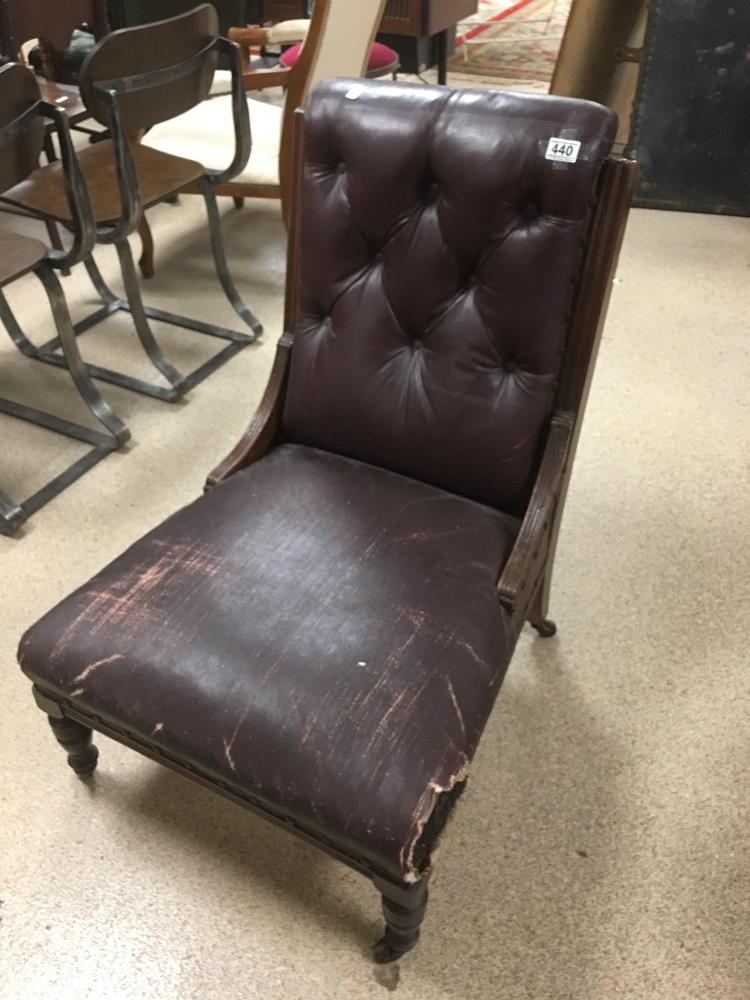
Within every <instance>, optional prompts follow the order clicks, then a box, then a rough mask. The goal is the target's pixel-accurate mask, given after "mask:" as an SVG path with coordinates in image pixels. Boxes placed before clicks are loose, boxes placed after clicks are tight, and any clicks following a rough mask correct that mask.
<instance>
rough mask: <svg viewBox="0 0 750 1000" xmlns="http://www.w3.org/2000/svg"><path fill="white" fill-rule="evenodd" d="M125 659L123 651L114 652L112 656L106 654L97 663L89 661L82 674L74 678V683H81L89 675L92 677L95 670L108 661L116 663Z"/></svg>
mask: <svg viewBox="0 0 750 1000" xmlns="http://www.w3.org/2000/svg"><path fill="white" fill-rule="evenodd" d="M124 659H125V657H124V656H123V655H122V653H114V654H113V655H112V656H105V658H104V659H103V660H97V661H96V662H95V663H89V665H88V666H87V667H84V668H83V670H82V671H81V672H80V674H76V676H75V677H74V678H73V683H74V684H81V683H83V681H85V680H86V679H87V678H88V677H90V676H91V674H93V673H94V671H95V670H98V669H99V667H103V666H105V665H106V664H107V663H114V662H115V660H124Z"/></svg>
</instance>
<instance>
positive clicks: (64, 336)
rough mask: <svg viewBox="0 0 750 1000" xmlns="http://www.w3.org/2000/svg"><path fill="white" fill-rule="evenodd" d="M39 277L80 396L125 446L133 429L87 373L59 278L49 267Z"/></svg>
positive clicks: (39, 272)
mask: <svg viewBox="0 0 750 1000" xmlns="http://www.w3.org/2000/svg"><path fill="white" fill-rule="evenodd" d="M36 275H37V277H38V278H39V280H40V281H41V283H42V284H43V285H44V289H45V291H46V292H47V298H48V299H49V304H50V307H51V309H52V315H53V317H54V320H55V326H56V328H57V335H58V337H59V338H60V344H61V346H62V350H63V356H64V357H65V362H66V367H67V369H68V371H69V372H70V377H71V378H72V379H73V383H74V385H75V387H76V389H78V392H79V395H80V396H81V398H82V399H83V401H84V402H85V403H86V405H87V406H88V408H89V409H90V410H91V412H92V413H93V414H94V416H95V417H96V419H97V420H98V421H99V422H100V423H102V424H104V426H105V427H106V428H107V430H108V431H110V432H111V433H112V435H113V437H114V438H115V440H116V441H117V444H118V445H121V444H125V442H126V441H129V440H130V430H129V428H128V427H126V426H125V424H124V423H123V422H122V420H120V418H119V417H118V416H117V414H116V413H115V412H114V410H113V409H112V408H111V407H110V405H109V403H107V402H106V400H105V399H104V398H103V396H102V395H101V393H100V392H99V390H98V389H97V388H96V386H95V385H94V383H93V382H92V381H91V377H90V376H89V374H88V372H87V371H86V366H85V365H84V363H83V358H82V357H81V352H80V351H79V350H78V343H77V341H76V337H75V333H74V331H73V324H72V323H71V320H70V313H69V312H68V305H67V302H66V301H65V296H64V295H63V291H62V288H61V287H60V282H59V280H58V278H57V275H56V274H55V273H54V271H52V270H51V269H49V268H46V267H44V268H40V269H39V270H38V271H37V272H36Z"/></svg>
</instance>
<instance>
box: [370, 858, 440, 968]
mask: <svg viewBox="0 0 750 1000" xmlns="http://www.w3.org/2000/svg"><path fill="white" fill-rule="evenodd" d="M374 881H375V885H376V887H377V888H378V889H379V890H380V892H381V896H382V900H383V916H384V917H385V934H384V935H383V937H382V938H381V939H380V940H379V941H378V942H377V944H376V945H375V948H374V958H375V961H376V962H377V963H378V965H381V964H384V963H385V962H394V961H396V959H398V958H401V956H402V955H405V954H406V952H407V951H411V949H412V948H413V947H414V946H415V945H416V943H417V941H418V940H419V932H420V928H421V926H422V921H423V920H424V915H425V913H426V912H427V881H428V879H427V877H426V876H425V877H423V878H422V880H421V881H420V882H417V883H416V884H415V885H410V886H403V887H398V888H396V887H393V886H390V885H389V884H388V883H387V882H385V881H381V880H379V879H375V880H374Z"/></svg>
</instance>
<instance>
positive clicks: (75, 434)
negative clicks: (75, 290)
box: [0, 263, 130, 535]
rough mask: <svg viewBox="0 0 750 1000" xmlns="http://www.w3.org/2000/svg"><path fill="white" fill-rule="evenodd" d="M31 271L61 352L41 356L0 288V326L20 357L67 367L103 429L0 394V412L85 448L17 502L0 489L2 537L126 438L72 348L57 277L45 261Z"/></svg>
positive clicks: (75, 347) (125, 430) (75, 346)
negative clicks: (44, 296)
mask: <svg viewBox="0 0 750 1000" xmlns="http://www.w3.org/2000/svg"><path fill="white" fill-rule="evenodd" d="M36 274H37V277H38V278H39V280H40V281H41V282H42V284H43V285H44V288H45V291H46V292H47V295H48V298H49V302H50V307H51V309H52V315H53V317H54V320H55V325H56V327H57V332H58V340H59V342H60V343H61V345H62V349H63V356H62V357H59V358H54V360H53V359H52V356H49V357H48V356H45V355H44V353H43V352H42V350H41V349H40V348H38V347H36V346H35V345H34V344H32V343H31V341H30V340H29V339H28V337H26V335H25V334H24V332H23V330H21V328H20V326H19V325H18V322H17V321H16V318H15V316H14V315H13V312H12V310H11V308H10V306H9V305H8V302H7V300H6V299H5V297H4V295H3V294H2V292H0V320H2V322H3V323H4V324H5V327H6V329H7V330H8V333H9V334H10V336H11V339H12V340H13V343H14V344H15V345H16V347H18V349H19V350H20V351H22V352H23V354H25V355H26V357H28V358H32V359H33V360H35V361H44V362H47V363H51V364H56V365H59V367H63V368H67V370H68V372H69V373H70V376H71V378H72V380H73V384H74V385H75V387H76V388H77V390H78V392H79V393H80V395H81V398H82V399H83V400H84V402H85V403H86V405H87V406H88V407H89V409H90V410H91V412H92V413H93V414H94V416H95V417H96V418H97V420H99V421H100V422H101V423H102V424H103V425H104V426H105V427H106V428H107V432H108V433H106V434H103V433H101V432H100V431H95V430H92V429H91V428H90V427H84V426H82V425H81V424H76V423H73V422H72V421H71V420H66V419H65V418H64V417H57V416H54V415H53V414H51V413H45V412H44V411H43V410H38V409H36V408H35V407H31V406H26V405H25V404H23V403H16V402H14V401H13V400H10V399H2V398H0V413H3V414H5V415H6V416H10V417H15V418H16V419H18V420H24V421H26V422H27V423H30V424H35V425H36V426H37V427H42V428H44V429H45V430H48V431H54V433H56V434H60V435H63V436H64V437H68V438H73V439H74V440H76V441H81V442H83V443H84V444H88V445H89V449H88V451H87V452H86V453H85V454H84V455H82V456H81V457H80V458H78V459H76V461H74V462H71V464H70V465H68V466H67V468H65V469H63V471H62V472H60V473H59V474H58V475H57V476H55V477H54V478H53V479H51V480H50V481H49V482H47V483H45V484H44V486H42V487H41V489H39V490H37V491H36V493H34V494H32V495H31V496H30V497H28V498H27V499H26V500H24V501H22V502H21V503H16V502H15V501H13V500H11V499H10V497H8V496H7V495H6V494H5V493H2V492H0V534H4V535H9V534H11V533H12V532H14V531H15V530H16V529H17V528H18V527H19V526H20V525H21V524H22V523H23V522H24V521H25V520H26V519H27V518H28V517H29V515H31V514H33V513H34V512H35V511H37V510H39V508H40V507H43V506H44V504H46V503H49V501H50V500H52V499H53V498H54V497H56V496H57V495H58V494H59V493H62V491H63V490H64V489H66V488H67V487H68V486H70V485H71V484H72V483H74V482H75V481H76V480H77V479H79V478H80V477H81V476H82V475H83V474H84V473H85V472H87V471H88V470H89V469H91V468H93V466H95V465H96V464H97V463H98V462H100V461H101V460H102V459H103V458H106V456H107V455H109V454H110V453H111V452H113V451H115V450H116V449H117V448H119V447H120V446H121V445H123V444H124V443H125V442H126V441H127V440H128V439H129V438H130V431H129V430H128V428H127V427H126V426H125V424H124V423H123V422H122V421H121V420H120V419H119V417H118V416H117V415H116V414H115V413H114V411H113V410H112V409H111V408H110V406H109V405H108V404H107V403H106V402H105V400H104V399H103V398H102V396H101V395H100V393H99V390H98V389H97V388H96V386H95V385H94V384H93V383H92V381H91V379H90V377H89V374H88V372H87V369H86V366H85V365H84V363H83V360H82V358H81V355H80V353H79V351H78V344H77V343H76V339H75V334H74V331H73V326H72V324H71V321H70V314H69V312H68V307H67V304H66V302H65V297H64V295H63V291H62V288H61V286H60V282H59V280H58V278H57V275H56V274H55V273H54V272H53V271H52V269H51V268H50V267H49V266H48V265H47V264H46V263H45V264H42V265H41V266H40V267H39V268H38V269H37V271H36Z"/></svg>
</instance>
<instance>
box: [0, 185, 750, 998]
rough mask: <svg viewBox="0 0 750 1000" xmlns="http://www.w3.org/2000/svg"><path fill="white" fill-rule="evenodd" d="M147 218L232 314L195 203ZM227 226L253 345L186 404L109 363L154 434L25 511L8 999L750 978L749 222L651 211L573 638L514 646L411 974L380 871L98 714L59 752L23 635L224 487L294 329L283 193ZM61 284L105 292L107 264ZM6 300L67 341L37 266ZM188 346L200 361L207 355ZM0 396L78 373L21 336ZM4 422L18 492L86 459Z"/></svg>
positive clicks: (12, 586) (12, 755)
mask: <svg viewBox="0 0 750 1000" xmlns="http://www.w3.org/2000/svg"><path fill="white" fill-rule="evenodd" d="M152 221H153V227H154V231H155V234H156V240H157V250H158V260H157V265H158V273H157V277H156V279H155V280H154V281H152V282H150V283H149V284H148V286H147V294H148V298H149V299H150V300H151V301H153V302H154V303H158V304H162V305H166V306H167V307H170V306H171V307H173V308H180V309H183V310H184V311H186V312H189V313H193V314H195V315H200V316H203V317H206V318H212V319H214V320H216V321H221V320H222V319H223V320H226V321H231V320H232V314H231V311H230V310H229V308H228V307H227V306H226V305H225V303H224V301H223V300H222V298H221V294H220V292H218V291H217V288H216V285H215V284H214V283H213V280H212V275H211V265H210V260H209V256H208V250H207V242H206V238H205V232H204V231H203V230H202V228H201V208H200V203H199V202H198V200H197V199H193V198H186V199H184V200H183V204H182V205H181V206H180V207H172V206H162V207H160V208H158V209H157V210H156V211H155V212H154V213H153V214H152ZM224 222H225V230H226V235H227V243H228V248H229V255H230V259H231V261H232V262H233V265H234V271H235V273H236V274H237V276H238V279H239V284H240V286H241V288H242V291H243V292H244V294H245V295H246V297H247V300H248V302H249V303H250V304H251V305H252V306H253V307H254V308H255V309H256V310H257V313H258V315H259V316H260V318H261V319H262V321H263V322H264V323H265V325H266V334H265V336H264V338H263V340H262V342H261V343H259V344H258V345H255V346H252V347H250V348H249V349H247V350H246V351H244V352H243V353H242V354H240V355H239V356H238V357H236V358H235V359H234V360H233V361H232V362H230V364H229V365H228V366H227V367H225V368H223V369H222V370H221V371H220V372H219V373H218V374H216V375H215V376H214V377H213V378H212V379H211V380H210V381H208V382H206V383H205V384H203V385H201V386H200V387H198V388H197V389H196V390H195V392H194V393H193V394H192V395H191V398H190V399H189V401H188V402H187V403H185V404H184V405H179V406H170V405H168V404H161V403H158V402H154V401H152V400H147V399H145V398H143V397H139V396H135V395H130V394H128V393H125V392H122V391H119V390H116V389H111V388H109V387H106V389H105V391H106V394H107V396H108V398H109V399H110V400H111V402H112V404H113V405H114V406H115V407H116V409H117V410H118V411H119V412H120V414H121V415H122V416H123V417H124V418H125V419H126V420H127V422H128V423H129V424H130V426H131V428H132V431H133V443H132V445H131V446H130V447H129V448H128V449H127V450H126V451H124V452H123V453H121V454H116V455H113V456H111V457H110V458H108V459H107V460H106V461H105V462H103V463H102V464H100V465H99V466H98V467H97V468H96V469H95V470H93V471H92V472H90V473H89V474H88V475H87V476H86V477H85V478H84V479H82V480H81V481H80V482H79V483H78V484H77V485H75V486H74V487H73V488H71V489H70V490H69V491H68V492H67V493H65V494H64V495H63V496H62V497H60V498H59V499H58V500H56V501H55V502H53V503H52V504H50V505H49V506H48V507H47V508H45V509H44V510H43V511H41V512H40V513H39V514H37V515H36V516H35V517H34V518H33V520H32V521H31V522H30V523H29V525H28V527H27V529H26V530H25V531H24V532H23V533H22V534H20V535H19V536H17V537H16V538H13V539H8V538H0V565H1V566H2V584H1V586H2V594H1V596H2V603H1V604H0V662H2V664H3V667H2V674H1V676H2V697H3V703H4V707H5V714H4V723H3V724H2V726H0V744H1V747H2V760H3V762H4V777H3V780H2V783H1V784H0V816H1V818H0V898H1V899H2V904H1V906H0V921H1V923H0V997H2V998H3V1000H27V998H29V1000H31V998H33V1000H73V998H75V1000H87V998H91V1000H109V998H112V1000H115V998H116V1000H144V998H146V1000H152V998H158V1000H161V998H179V1000H193V998H195V1000H219V998H221V1000H225V998H253V1000H255V998H263V1000H303V998H304V1000H339V998H341V1000H344V998H345V1000H360V998H378V997H382V996H383V995H384V993H385V992H386V991H388V990H393V989H396V990H397V992H398V995H400V997H401V998H402V1000H467V998H476V1000H495V998H497V1000H526V998H533V1000H605V998H608V997H617V998H623V1000H624V998H628V1000H688V998H696V1000H697V998H700V1000H705V998H707V997H708V998H717V1000H719V998H720V1000H746V998H749V997H750V945H749V944H748V942H749V941H750V834H749V832H748V831H749V830H750V803H749V799H750V796H749V794H748V792H749V789H748V782H749V778H750V670H748V667H747V623H748V621H749V620H750V613H749V611H750V609H749V607H748V605H749V603H750V602H749V600H748V597H749V594H748V580H749V578H750V572H749V570H750V562H749V560H748V547H747V539H748V534H749V531H748V529H749V527H750V525H748V481H747V472H748V466H747V455H748V436H749V434H748V430H749V427H750V419H749V417H750V414H749V413H748V399H749V398H750V394H749V393H748V348H747V317H748V305H749V303H748V280H747V279H748V249H749V248H748V244H749V242H750V240H749V239H748V237H749V236H750V226H749V224H748V221H747V220H741V219H736V218H720V217H707V216H699V215H687V214H681V215H678V214H667V213H658V212H648V211H634V212H633V214H632V216H631V221H630V225H629V229H628V234H627V239H626V243H625V248H624V252H623V256H622V260H621V266H620V269H619V274H618V277H617V280H616V284H615V288H614V294H613V298H612V305H611V310H610V315H609V320H608V323H607V327H606V333H605V337H604V341H603V344H602V350H601V355H600V361H599V366H598V370H597V374H596V378H595V382H594V386H593V391H592V396H591V400H590V404H589V411H588V415H587V418H586V423H585V427H584V432H583V436H582V440H581V445H580V449H579V454H578V459H577V463H576V469H575V473H574V477H573V484H572V490H571V494H570V498H569V502H568V508H567V514H566V519H565V524H564V530H563V534H562V539H561V544H560V550H559V558H558V568H557V574H556V578H555V587H554V599H553V612H554V616H555V618H556V619H557V621H558V624H559V634H558V636H557V637H556V638H554V639H552V640H547V641H543V640H540V639H538V638H535V637H534V636H533V635H531V634H529V635H524V636H523V638H522V640H521V642H520V644H519V646H518V649H517V652H516V656H515V659H514V661H513V664H512V667H511V669H510V672H509V674H508V677H507V680H506V682H505V686H504V689H503V691H502V692H501V696H500V699H499V702H498V705H497V708H496V710H495V712H494V715H493V716H492V719H491V722H490V724H489V726H488V728H487V731H486V733H485V736H484V740H483V742H482V745H481V748H480V750H479V753H478V755H477V757H476V760H475V764H474V767H473V772H472V779H471V781H470V784H469V790H468V792H467V794H466V795H465V797H464V798H463V800H462V802H461V803H460V806H459V809H458V811H457V815H456V816H455V819H454V820H453V822H452V824H451V826H450V828H449V830H448V832H447V835H446V837H445V839H444V842H443V846H442V849H441V852H440V856H439V860H438V864H437V870H436V873H435V877H434V882H433V891H432V900H431V906H430V912H429V915H428V918H427V920H426V923H425V928H424V935H423V940H422V943H421V945H420V947H419V949H418V950H417V951H416V952H414V953H412V954H411V955H409V956H407V957H406V958H405V959H404V960H403V961H402V962H401V963H400V968H397V967H391V968H388V969H380V970H377V969H375V968H374V967H373V965H372V964H371V963H370V961H369V958H368V949H369V946H370V944H371V942H372V941H373V940H374V938H375V937H376V936H377V935H378V932H379V927H380V921H379V914H378V901H377V898H376V894H375V892H374V890H373V889H372V887H371V886H370V885H369V884H368V883H366V882H365V881H364V880H363V879H361V878H360V877H358V876H356V875H355V874H353V873H351V872H349V871H348V870H346V869H345V868H343V867H342V866H340V865H338V864H337V863H335V862H334V861H332V860H329V859H327V858H326V857H324V856H323V855H321V854H319V853H317V852H316V851H315V850H314V849H312V848H309V847H307V846H304V845H302V844H300V843H298V842H297V841H295V840H293V839H292V838H291V837H289V836H286V835H285V834H283V833H280V832H278V831H277V830H276V829H274V828H272V827H270V826H267V825H265V824H264V823H263V822H262V821H260V820H258V819H255V818H254V817H252V816H251V815H249V814H247V813H245V812H243V811H241V810H240V809H238V808H236V807H234V806H232V805H231V804H229V803H227V802H224V801H222V800H221V799H218V798H216V797H215V796H213V795H212V794H211V793H210V792H208V791H205V790H203V789H201V788H198V787H196V786H193V785H192V784H191V783H190V782H188V781H187V780H184V779H182V778H180V777H177V776H176V775H174V774H172V773H170V772H169V771H167V770H164V769H162V768H161V767H159V766H158V765H157V764H155V763H152V762H150V761H148V760H144V759H141V758H140V757H139V756H138V755H137V754H135V753H133V752H132V751H129V750H127V749H125V748H123V747H120V746H118V745H116V744H114V743H111V742H110V741H108V740H107V739H105V738H103V737H101V738H99V739H98V741H97V742H98V744H99V747H100V751H101V757H100V764H99V769H98V771H97V775H96V778H95V780H94V781H93V782H92V783H91V784H82V783H81V782H79V781H77V780H76V778H75V777H74V775H73V774H72V772H71V771H70V770H69V769H68V768H67V767H66V765H65V760H64V756H63V754H62V752H61V750H60V748H59V747H58V746H57V745H56V744H55V742H54V740H53V738H52V735H51V733H50V732H49V731H48V727H47V725H46V722H45V720H44V717H43V716H42V714H41V713H40V712H39V711H38V710H37V709H36V707H35V705H34V703H33V701H32V698H31V694H30V690H29V685H28V683H27V681H26V680H25V679H24V677H23V676H22V675H21V673H20V671H19V670H18V668H17V667H16V663H15V649H16V644H17V641H18V638H19V636H20V635H21V633H22V631H23V630H24V629H25V628H26V626H28V625H29V624H30V623H31V622H33V621H34V620H35V619H36V618H37V616H39V615H40V614H41V613H42V612H43V611H45V610H46V609H47V608H48V607H49V606H50V605H52V604H53V603H54V602H56V601H57V600H58V599H59V598H61V597H63V596H64V595H65V594H66V593H67V592H68V591H70V590H71V589H72V588H73V587H75V586H77V585H78V584H80V583H82V582H83V581H84V580H86V579H87V578H88V577H89V576H90V575H91V574H92V573H93V572H94V571H95V570H97V569H98V568H100V567H101V566H102V565H103V564H104V563H105V562H107V561H108V560H109V559H111V558H112V557H114V556H115V555H116V554H117V553H119V552H120V550H121V549H122V548H123V547H124V546H125V545H126V544H127V543H129V542H130V541H131V540H133V539H135V538H136V537H138V536H139V535H140V534H142V533H143V532H144V531H145V530H146V529H148V528H150V527H151V526H152V525H154V524H156V523H157V522H158V521H159V520H161V519H162V518H163V517H165V516H166V515H167V514H169V513H170V512H171V511H173V510H174V509H175V508H176V507H177V506H178V505H179V504H182V503H184V502H186V501H188V500H190V499H191V498H192V497H194V496H195V495H196V494H197V493H198V492H199V491H200V489H201V486H202V483H203V480H204V478H205V475H206V473H207V472H208V471H209V470H210V469H211V468H212V466H213V465H214V464H215V463H216V462H217V460H218V459H219V458H220V457H221V456H222V455H223V454H224V453H225V452H226V451H227V450H228V448H229V447H230V445H232V443H233V442H234V441H235V439H236V437H237V435H238V434H239V433H240V431H241V430H242V428H243V427H244V425H245V423H246V422H247V420H248V419H249V417H250V415H251V413H252V411H253V408H254V406H255V404H256V403H257V401H258V399H259V397H260V393H261V391H262V388H263V385H264V382H265V378H266V375H267V372H268V370H269V366H270V363H271V359H272V355H273V348H274V342H275V340H276V338H277V336H278V334H279V333H280V318H281V309H282V286H283V263H284V237H283V230H282V227H281V224H280V221H279V215H278V210H277V208H276V207H275V206H274V205H273V204H272V203H253V202H249V203H247V204H246V207H245V209H244V210H243V211H241V212H237V211H235V210H234V209H232V208H229V207H227V208H226V209H225V218H224ZM0 225H2V226H3V227H8V226H9V219H8V217H3V218H2V219H0ZM100 257H101V259H102V264H103V267H104V270H105V272H106V273H107V274H108V275H110V276H113V277H114V266H113V258H112V256H111V255H109V254H108V253H107V252H106V251H105V252H103V253H101V254H100ZM65 288H66V291H67V294H68V297H69V301H70V303H71V306H72V309H73V311H74V313H75V314H76V315H81V314H82V313H83V312H84V311H85V310H86V308H87V307H89V306H90V304H91V295H90V291H89V289H88V286H87V283H86V280H85V277H84V276H83V275H79V274H74V275H73V276H72V277H71V278H69V279H66V280H65ZM11 299H12V302H13V304H14V306H15V307H16V308H17V313H18V316H19V318H20V319H21V320H22V322H23V325H24V327H25V328H26V330H27V331H28V332H29V333H31V334H33V336H34V337H35V338H37V339H38V338H41V337H44V336H46V335H48V334H49V332H50V328H51V323H50V318H49V313H48V311H47V309H46V305H45V302H44V300H43V298H42V297H41V296H40V294H39V288H38V287H37V286H36V285H35V283H34V280H33V279H31V278H29V279H24V280H23V281H22V282H20V283H19V284H18V285H17V286H16V287H15V288H14V289H13V290H12V296H11ZM128 331H129V326H128V321H127V319H124V318H123V319H113V320H110V321H109V322H108V325H107V329H106V332H105V333H104V334H102V335H100V334H99V333H97V334H89V335H87V338H85V340H84V343H85V350H86V353H87V354H88V356H89V357H90V358H94V357H96V358H97V359H101V358H102V357H107V358H108V359H109V360H115V361H117V360H118V358H119V360H121V361H122V362H123V363H124V364H125V365H129V366H131V368H133V367H137V366H138V361H137V348H136V347H135V345H134V342H133V340H132V338H131V337H130V335H129V332H128ZM163 342H164V346H165V348H166V349H167V350H168V351H169V352H170V356H171V357H172V360H173V361H175V362H176V363H178V364H183V365H186V364H187V363H188V362H189V361H190V360H191V358H192V357H193V356H194V355H196V353H197V352H198V351H203V350H204V349H205V345H204V344H202V343H200V338H196V337H194V336H193V335H190V334H179V333H177V334H175V333H171V334H169V336H166V335H165V336H164V337H163ZM141 370H145V369H141ZM0 393H2V394H4V395H16V396H17V397H19V398H20V397H21V395H23V396H24V397H25V398H30V399H39V398H41V397H42V396H43V395H44V396H45V397H46V399H47V401H48V403H49V406H50V407H51V408H52V407H56V408H57V409H58V410H64V409H65V408H66V406H67V405H68V404H70V406H69V409H68V412H70V413H72V414H75V415H78V416H81V415H82V413H83V411H82V409H81V408H80V407H79V406H78V404H76V403H75V400H74V397H73V396H72V394H71V393H70V391H69V387H68V385H67V383H66V376H65V374H64V373H62V372H59V371H56V370H46V369H45V368H44V367H43V366H40V365H34V364H33V363H31V362H29V361H27V360H25V359H24V358H22V357H20V356H18V355H17V354H16V353H15V352H14V351H13V349H12V348H11V347H10V345H9V343H3V344H2V345H0ZM66 400H67V401H68V403H66ZM0 427H1V428H2V434H3V446H2V459H1V460H0V481H1V482H2V484H3V487H4V488H5V489H6V490H7V491H9V492H15V493H20V492H21V491H22V489H23V488H24V486H26V487H29V488H30V487H31V486H32V485H33V484H34V483H35V482H38V481H39V479H40V476H41V475H42V472H43V466H44V465H45V464H46V463H48V462H54V461H60V460H61V459H62V458H64V457H65V456H67V455H68V454H70V452H69V451H68V445H67V444H64V443H63V444H61V443H60V441H59V440H57V439H55V438H52V437H50V436H49V435H47V434H44V433H42V432H38V431H30V430H29V431H27V430H26V429H24V428H21V427H20V426H19V425H18V424H16V423H15V422H13V421H10V420H9V419H7V418H2V422H1V423H0ZM71 447H73V446H71ZM250 600H251V598H250Z"/></svg>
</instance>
